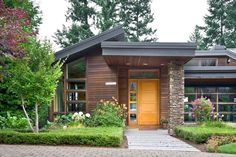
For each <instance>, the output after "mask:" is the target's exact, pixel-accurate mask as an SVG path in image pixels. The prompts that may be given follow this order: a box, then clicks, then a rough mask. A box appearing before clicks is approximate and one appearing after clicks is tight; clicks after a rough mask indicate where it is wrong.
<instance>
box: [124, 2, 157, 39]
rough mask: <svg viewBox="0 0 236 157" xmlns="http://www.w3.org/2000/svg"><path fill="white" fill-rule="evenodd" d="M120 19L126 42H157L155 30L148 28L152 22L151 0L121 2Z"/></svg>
mask: <svg viewBox="0 0 236 157" xmlns="http://www.w3.org/2000/svg"><path fill="white" fill-rule="evenodd" d="M120 18H121V23H122V24H123V25H124V29H125V31H126V35H127V38H128V40H130V41H155V40H157V38H156V37H155V33H156V29H152V28H151V27H150V26H149V24H150V23H152V22H153V21H154V18H153V14H152V13H151V0H121V10H120Z"/></svg>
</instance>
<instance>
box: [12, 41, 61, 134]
mask: <svg viewBox="0 0 236 157" xmlns="http://www.w3.org/2000/svg"><path fill="white" fill-rule="evenodd" d="M24 48H25V50H26V51H27V54H26V56H25V57H24V58H21V59H19V58H17V59H15V60H12V62H11V64H10V65H9V69H8V75H9V76H10V77H9V78H8V79H9V84H8V90H9V91H10V92H13V93H15V94H16V95H17V96H18V97H19V99H20V100H21V106H22V109H23V110H24V113H25V116H26V118H27V120H28V123H29V126H30V128H31V130H32V131H33V132H35V133H38V131H39V124H38V119H39V117H38V107H39V106H40V105H42V104H50V101H51V99H52V98H53V96H54V93H55V89H56V86H57V82H58V78H59V77H60V76H61V74H62V72H61V65H62V64H61V63H60V62H57V63H55V64H54V53H53V52H52V50H51V46H50V45H49V44H48V43H47V42H43V43H40V42H39V41H37V40H36V39H31V40H29V41H28V42H27V43H26V44H24ZM32 105H34V111H35V128H34V129H33V125H32V122H31V121H30V117H29V116H28V113H27V111H26V106H32Z"/></svg>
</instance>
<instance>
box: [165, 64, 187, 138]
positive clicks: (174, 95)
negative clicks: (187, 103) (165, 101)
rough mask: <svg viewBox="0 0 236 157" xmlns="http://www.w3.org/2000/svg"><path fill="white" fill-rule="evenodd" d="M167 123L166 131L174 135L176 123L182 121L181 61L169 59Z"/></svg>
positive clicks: (182, 79) (182, 70) (182, 87)
mask: <svg viewBox="0 0 236 157" xmlns="http://www.w3.org/2000/svg"><path fill="white" fill-rule="evenodd" d="M168 79H169V123H168V133H169V134H170V135H174V134H175V132H174V129H175V127H176V126H177V125H181V124H183V123H184V69H183V63H181V62H177V61H171V62H170V63H169V65H168Z"/></svg>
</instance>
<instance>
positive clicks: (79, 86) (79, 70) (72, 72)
mask: <svg viewBox="0 0 236 157" xmlns="http://www.w3.org/2000/svg"><path fill="white" fill-rule="evenodd" d="M66 71H67V76H66V81H65V82H66V89H65V98H66V102H65V103H66V104H65V105H66V112H78V111H82V112H85V111H86V61H85V58H81V59H78V60H76V61H73V62H70V63H68V64H67V65H66Z"/></svg>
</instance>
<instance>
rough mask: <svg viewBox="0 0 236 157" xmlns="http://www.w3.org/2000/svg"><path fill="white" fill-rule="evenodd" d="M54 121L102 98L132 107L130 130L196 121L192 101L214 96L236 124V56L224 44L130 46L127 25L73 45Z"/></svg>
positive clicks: (52, 111) (90, 107) (220, 109)
mask: <svg viewBox="0 0 236 157" xmlns="http://www.w3.org/2000/svg"><path fill="white" fill-rule="evenodd" d="M55 55H56V60H59V59H65V58H66V62H65V64H64V66H63V71H64V74H63V77H62V78H61V79H60V82H59V84H58V88H57V91H56V97H55V99H54V103H53V105H52V107H51V108H50V118H51V119H52V118H53V116H55V115H58V114H66V113H70V112H78V111H83V112H91V111H92V110H93V109H94V108H95V106H96V103H97V102H98V101H99V100H101V99H111V97H116V98H117V99H118V101H119V103H124V104H127V105H128V126H130V127H151V126H158V125H160V120H161V119H168V120H169V133H170V134H172V133H173V129H174V127H175V126H176V125H179V124H183V123H184V121H186V122H187V121H192V117H191V110H190V108H191V101H192V100H194V99H195V98H197V97H208V98H209V99H210V100H211V101H213V102H214V105H215V107H216V110H215V112H219V113H221V114H224V120H226V121H233V122H236V53H234V52H233V50H226V49H225V48H224V47H223V46H215V47H214V48H213V49H212V50H209V51H196V45H195V44H194V43H161V42H125V41H124V31H123V29H122V27H121V26H119V27H116V28H113V29H111V30H108V31H105V32H103V33H101V34H99V35H97V36H94V37H92V38H89V39H87V40H84V41H82V42H80V43H78V44H75V45H72V46H70V47H67V48H65V49H63V50H61V51H59V52H57V53H56V54H55Z"/></svg>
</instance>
